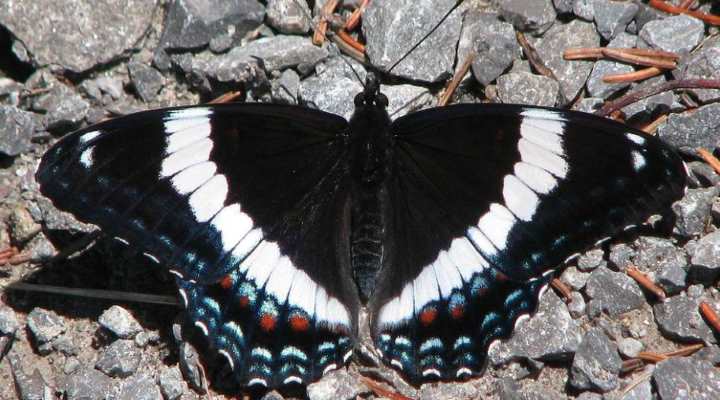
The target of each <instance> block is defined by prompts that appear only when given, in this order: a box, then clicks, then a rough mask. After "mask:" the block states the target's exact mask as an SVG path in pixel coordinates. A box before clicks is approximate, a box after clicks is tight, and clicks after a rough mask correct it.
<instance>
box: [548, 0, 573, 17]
mask: <svg viewBox="0 0 720 400" xmlns="http://www.w3.org/2000/svg"><path fill="white" fill-rule="evenodd" d="M574 2H575V1H574V0H553V5H554V6H555V11H557V13H558V14H570V13H572V11H573V3H574Z"/></svg>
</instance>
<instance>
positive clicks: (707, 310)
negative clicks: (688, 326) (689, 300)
mask: <svg viewBox="0 0 720 400" xmlns="http://www.w3.org/2000/svg"><path fill="white" fill-rule="evenodd" d="M700 314H701V315H702V316H703V317H704V318H705V320H707V322H708V324H710V326H712V327H713V329H715V332H717V333H720V317H718V315H717V313H716V312H715V310H713V308H712V307H710V304H708V303H706V302H704V301H703V302H702V303H700Z"/></svg>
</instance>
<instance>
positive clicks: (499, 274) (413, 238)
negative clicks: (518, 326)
mask: <svg viewBox="0 0 720 400" xmlns="http://www.w3.org/2000/svg"><path fill="white" fill-rule="evenodd" d="M391 129H392V132H393V135H394V141H395V145H394V149H393V156H394V165H393V168H394V170H393V173H392V181H391V182H390V184H389V190H390V192H391V195H390V199H391V200H390V202H391V207H390V208H391V209H392V218H391V221H392V223H391V226H390V228H389V229H390V233H389V235H388V236H389V237H391V238H393V242H391V243H388V249H389V250H388V251H387V254H388V255H387V257H386V262H385V264H384V266H383V268H384V270H383V271H384V272H383V275H382V276H381V277H380V279H379V280H378V282H379V288H378V295H377V297H376V298H375V300H374V303H373V305H372V311H373V315H374V317H373V318H374V319H373V333H374V335H375V340H376V343H377V345H378V347H379V348H380V349H381V351H382V353H383V355H384V357H385V359H386V361H387V362H388V363H391V364H392V365H393V366H395V367H396V368H398V369H401V370H403V371H404V372H405V373H406V374H407V375H408V376H409V377H410V378H412V379H414V380H426V379H433V378H456V377H464V376H469V375H472V374H474V373H476V372H478V371H479V370H480V369H481V367H482V365H483V361H484V358H485V353H486V351H487V347H488V346H489V344H490V343H491V342H492V340H494V339H496V338H498V337H506V336H508V335H509V334H510V333H511V331H512V328H513V325H514V323H515V321H516V319H517V317H518V316H520V315H522V314H527V313H528V312H531V311H532V310H534V309H535V307H536V303H537V297H538V294H539V292H540V291H541V289H542V288H543V287H544V286H545V284H546V283H547V281H548V279H549V275H548V274H546V272H547V271H551V270H552V269H554V268H555V267H557V266H559V265H560V264H562V263H563V262H564V261H565V260H566V259H567V258H568V257H569V256H571V255H573V254H575V253H577V252H580V251H583V250H585V249H587V248H588V247H589V246H592V245H593V244H595V243H597V242H598V241H601V240H603V239H605V238H607V237H609V236H612V235H614V234H615V233H617V232H619V231H620V230H622V229H624V228H626V227H628V226H631V225H635V224H639V223H642V222H644V221H645V220H646V219H647V217H648V216H650V215H652V214H655V213H658V212H660V211H662V210H664V209H666V208H668V207H669V206H670V205H671V203H672V202H673V201H675V200H677V199H679V198H680V197H681V196H682V194H683V190H684V187H685V179H686V175H685V169H684V165H683V162H682V160H681V159H680V158H679V156H678V155H677V154H676V153H675V152H674V151H673V150H672V149H671V148H669V147H668V146H667V145H665V144H663V143H662V142H660V141H659V140H658V139H656V138H654V137H651V136H648V135H646V134H644V133H642V132H639V131H637V130H634V129H632V128H629V127H627V126H625V125H623V124H620V123H617V122H614V121H611V120H606V119H603V118H599V117H595V116H592V115H588V114H584V113H578V112H570V111H558V110H552V109H545V108H532V107H522V106H515V105H460V106H453V107H446V108H439V109H433V110H428V111H423V112H419V113H416V114H413V115H409V116H407V117H404V118H401V119H399V120H397V121H396V122H395V123H394V124H393V125H392V127H391Z"/></svg>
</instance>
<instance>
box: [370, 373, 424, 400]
mask: <svg viewBox="0 0 720 400" xmlns="http://www.w3.org/2000/svg"><path fill="white" fill-rule="evenodd" d="M360 380H361V381H362V383H364V384H365V385H366V386H367V387H369V388H370V390H372V391H373V392H374V393H375V395H377V396H380V397H385V398H388V399H390V400H413V399H412V398H410V397H407V396H404V395H402V394H400V393H397V392H394V391H392V390H388V389H385V388H384V387H382V386H381V385H380V384H379V383H377V382H375V381H374V380H372V379H370V378H368V377H365V376H361V377H360Z"/></svg>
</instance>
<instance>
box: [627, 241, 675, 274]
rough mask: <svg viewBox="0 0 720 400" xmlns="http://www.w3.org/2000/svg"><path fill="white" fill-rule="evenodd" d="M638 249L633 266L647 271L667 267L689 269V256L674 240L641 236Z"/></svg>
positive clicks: (636, 245) (636, 244) (637, 243)
mask: <svg viewBox="0 0 720 400" xmlns="http://www.w3.org/2000/svg"><path fill="white" fill-rule="evenodd" d="M634 245H635V248H636V249H637V251H636V253H635V255H634V256H633V257H632V260H633V264H635V266H637V267H639V268H640V269H643V270H646V271H659V270H662V269H663V268H664V267H667V266H676V267H679V268H686V267H687V255H686V254H685V252H684V251H683V250H682V249H680V248H678V247H677V246H675V243H673V241H672V240H670V239H666V238H657V237H650V236H641V237H640V238H638V239H637V240H636V241H635V243H634Z"/></svg>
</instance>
